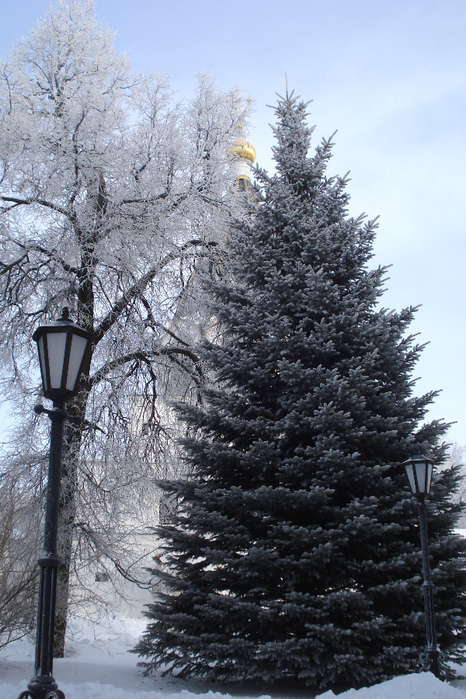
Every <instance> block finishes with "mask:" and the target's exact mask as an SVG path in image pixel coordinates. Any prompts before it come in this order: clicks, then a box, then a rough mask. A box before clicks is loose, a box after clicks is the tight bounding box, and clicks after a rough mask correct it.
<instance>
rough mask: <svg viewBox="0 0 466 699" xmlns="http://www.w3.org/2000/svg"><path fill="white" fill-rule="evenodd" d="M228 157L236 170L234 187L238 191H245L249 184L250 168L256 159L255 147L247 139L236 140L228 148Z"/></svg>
mask: <svg viewBox="0 0 466 699" xmlns="http://www.w3.org/2000/svg"><path fill="white" fill-rule="evenodd" d="M229 155H230V157H232V158H233V166H234V169H235V171H236V187H237V190H238V191H239V192H247V191H248V189H249V185H250V184H251V168H252V165H253V163H254V161H255V160H256V149H255V148H254V146H253V145H251V144H250V143H248V141H237V142H236V143H235V145H234V146H232V147H231V148H230V151H229Z"/></svg>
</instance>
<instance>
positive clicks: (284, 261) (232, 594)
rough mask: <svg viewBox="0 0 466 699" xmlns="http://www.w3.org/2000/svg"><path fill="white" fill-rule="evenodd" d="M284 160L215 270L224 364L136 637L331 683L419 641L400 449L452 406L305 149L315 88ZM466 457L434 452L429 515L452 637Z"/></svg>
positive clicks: (381, 667) (392, 658)
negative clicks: (420, 391)
mask: <svg viewBox="0 0 466 699" xmlns="http://www.w3.org/2000/svg"><path fill="white" fill-rule="evenodd" d="M276 114H277V119H278V123H277V126H276V128H275V130H274V131H275V136H276V146H275V148H274V158H275V161H276V166H277V170H276V173H275V174H274V175H273V176H270V177H269V176H268V175H267V174H266V173H264V172H262V171H258V172H257V173H256V178H257V181H258V190H257V197H258V203H257V206H255V207H253V208H252V211H251V219H250V220H245V221H243V222H239V223H238V225H236V226H235V227H233V228H232V230H231V232H230V235H229V238H228V240H229V242H228V245H227V252H228V253H229V257H228V258H227V260H226V262H225V264H224V267H223V269H224V275H223V277H222V278H219V279H217V280H212V282H211V291H212V295H211V303H212V314H214V315H215V316H216V318H217V320H218V324H219V326H220V328H221V329H222V330H223V342H222V343H219V344H216V343H207V342H206V343H205V344H204V347H203V351H202V357H203V360H204V362H205V366H206V368H207V367H208V368H209V369H210V370H211V371H212V375H213V378H214V380H215V383H214V384H213V385H212V386H211V387H210V388H209V389H208V390H207V389H206V390H205V391H204V398H205V400H204V403H203V405H197V406H196V405H185V406H184V407H183V406H180V410H181V412H182V415H184V418H185V420H186V421H187V424H188V426H189V428H190V432H189V435H190V438H189V439H188V438H187V439H186V440H185V447H186V456H187V461H188V464H189V466H190V469H191V471H190V473H191V474H192V475H191V477H190V478H189V480H187V479H184V480H179V481H177V482H176V481H173V482H171V483H170V482H168V483H166V488H167V491H168V492H170V493H172V495H173V496H174V497H176V498H177V499H178V501H179V503H180V506H179V510H178V512H177V513H175V515H174V518H173V519H172V522H171V523H167V525H165V526H162V527H160V533H161V535H163V536H164V537H165V563H166V569H165V573H163V574H162V577H161V580H162V582H163V583H164V585H165V592H164V594H161V595H160V596H159V597H158V598H157V599H156V600H155V602H154V603H153V605H151V606H150V608H149V609H150V611H149V614H148V616H149V618H150V622H149V624H148V627H147V631H146V633H145V634H144V636H143V638H142V639H141V641H140V643H139V645H138V647H137V648H136V652H139V653H140V654H141V655H142V656H144V658H145V662H144V663H142V665H143V666H145V668H146V670H147V671H150V670H152V669H153V668H156V667H160V665H162V666H164V668H165V671H166V672H172V673H175V674H176V673H178V674H179V675H180V676H181V677H186V676H190V675H191V676H206V677H211V678H216V679H225V678H226V679H229V678H230V679H233V680H236V679H245V678H247V679H260V680H261V681H269V682H272V681H275V680H279V679H284V678H285V679H286V678H293V679H296V680H301V681H302V682H304V683H306V684H308V685H313V686H315V685H318V686H320V687H325V686H328V685H332V684H337V683H341V682H343V683H350V684H351V685H353V686H358V685H364V684H367V683H369V684H373V683H374V682H377V681H380V680H382V679H386V678H388V677H391V676H393V675H396V674H403V673H406V672H412V671H413V670H414V669H415V667H416V664H417V661H418V658H419V653H420V651H422V650H423V648H424V645H425V627H424V618H423V598H422V591H421V584H420V583H421V571H422V563H421V553H420V540H419V528H418V512H417V508H416V505H415V503H414V502H413V498H412V496H411V493H410V490H409V486H408V481H407V478H406V475H405V470H404V467H403V463H402V462H403V461H405V460H406V459H407V458H408V457H409V456H411V455H413V454H416V453H424V454H428V455H429V456H431V457H432V458H433V459H434V460H435V462H436V463H437V464H441V463H442V461H443V459H444V458H445V452H446V447H445V445H444V444H442V436H443V435H444V433H445V430H446V429H447V427H448V426H447V425H445V423H442V422H437V421H434V422H429V421H428V420H427V419H426V418H427V411H428V407H429V404H430V403H431V402H432V400H433V398H434V396H435V394H434V393H429V394H427V395H424V396H419V397H416V396H415V394H414V393H413V381H412V378H411V376H412V372H413V369H414V367H415V366H416V362H417V359H418V357H419V353H420V351H421V350H422V347H421V346H419V345H417V344H416V342H415V339H414V338H413V337H412V336H410V335H409V333H408V329H409V325H410V322H411V320H412V317H413V312H414V310H415V309H413V308H407V309H405V310H402V311H401V312H399V313H397V312H389V311H387V310H386V309H384V308H383V307H381V305H380V304H379V302H380V297H381V295H382V293H383V285H384V277H385V270H384V269H383V268H376V269H371V268H370V266H369V263H370V258H371V256H372V246H373V240H374V236H375V224H374V222H372V223H371V222H365V221H364V218H363V217H360V218H357V219H354V218H352V217H350V216H349V215H348V212H347V207H348V194H347V193H346V189H345V187H346V180H345V179H344V178H343V179H341V178H338V177H335V178H328V177H327V176H326V168H327V165H328V161H329V158H330V155H331V144H330V143H329V142H327V141H324V142H323V143H322V144H321V145H319V146H318V147H317V149H316V151H315V153H312V154H310V155H309V154H308V150H309V147H310V139H311V133H312V130H311V129H310V128H309V127H308V125H307V120H306V104H304V103H303V102H301V101H299V100H298V99H296V98H294V97H293V96H292V95H287V96H286V97H285V98H283V99H280V100H279V102H278V106H277V110H276ZM456 481H457V471H455V469H448V468H446V469H444V470H438V471H437V474H436V478H435V483H434V485H433V488H432V495H431V497H430V498H429V505H428V522H429V529H430V536H431V545H430V552H431V556H432V563H433V566H432V567H433V579H434V583H435V585H436V596H435V603H436V610H437V625H438V636H439V643H440V647H441V649H442V650H443V651H444V652H445V653H446V654H447V655H448V656H450V657H451V658H461V657H462V650H461V647H462V646H463V644H464V642H465V638H466V634H465V628H464V627H465V618H466V596H465V592H466V570H465V566H464V557H465V553H466V540H465V539H463V538H462V537H460V536H458V535H457V534H455V533H454V527H455V523H456V521H457V518H458V514H459V512H460V511H461V506H460V505H459V504H457V503H456V504H455V503H454V502H452V499H451V495H452V493H453V492H454V490H455V485H457V483H456Z"/></svg>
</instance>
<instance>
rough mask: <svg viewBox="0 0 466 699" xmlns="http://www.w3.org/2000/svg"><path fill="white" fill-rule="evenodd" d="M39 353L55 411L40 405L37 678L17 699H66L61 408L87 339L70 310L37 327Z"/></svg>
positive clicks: (71, 391) (74, 386) (73, 388)
mask: <svg viewBox="0 0 466 699" xmlns="http://www.w3.org/2000/svg"><path fill="white" fill-rule="evenodd" d="M33 339H34V340H35V341H36V342H37V345H38V350H39V360H40V369H41V375H42V384H43V391H44V396H45V397H46V398H50V399H51V400H52V401H53V409H52V410H48V409H46V408H44V407H43V406H42V405H38V406H36V407H35V411H36V412H37V413H47V415H48V416H49V418H50V420H51V422H52V428H51V435H50V454H49V471H48V482H47V500H46V506H45V524H44V548H43V552H42V554H41V557H40V558H39V561H38V563H39V567H40V577H39V595H38V602H37V626H36V653H35V666H34V669H35V674H34V677H33V678H32V680H31V681H30V682H29V684H28V688H27V689H26V690H25V691H24V692H21V694H20V695H19V699H65V695H64V694H63V692H62V691H61V690H60V689H58V686H57V683H56V682H55V680H54V678H53V641H54V628H55V600H56V593H57V570H58V566H59V564H60V559H59V558H58V556H57V533H58V507H59V501H60V479H61V454H62V444H63V423H64V421H65V420H72V421H74V422H79V420H78V419H77V418H73V417H71V416H70V415H68V413H67V412H66V411H65V403H66V401H68V400H69V399H70V398H73V396H75V395H76V394H77V392H78V385H79V380H80V377H81V372H82V367H83V365H84V363H85V360H86V357H87V356H88V352H89V348H90V343H91V336H90V334H89V333H88V332H86V331H85V330H84V329H83V328H81V327H79V326H78V325H75V324H74V323H72V322H71V321H70V319H69V316H68V309H67V308H64V309H63V314H62V317H61V318H59V319H58V320H57V322H56V323H55V324H51V325H43V326H41V327H39V328H38V329H37V330H36V332H35V333H34V335H33Z"/></svg>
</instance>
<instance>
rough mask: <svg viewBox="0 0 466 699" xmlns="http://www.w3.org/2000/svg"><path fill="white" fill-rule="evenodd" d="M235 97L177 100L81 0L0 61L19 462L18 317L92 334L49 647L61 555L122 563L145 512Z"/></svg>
mask: <svg viewBox="0 0 466 699" xmlns="http://www.w3.org/2000/svg"><path fill="white" fill-rule="evenodd" d="M246 111H247V103H246V102H245V101H244V100H243V99H242V97H241V94H240V93H239V92H238V91H232V92H228V93H225V92H222V91H221V90H219V89H217V88H216V87H215V85H214V83H213V81H212V80H211V78H210V77H208V76H201V77H199V82H198V87H197V92H196V94H195V97H194V98H193V99H192V100H191V101H186V102H177V101H176V100H175V98H174V95H173V93H172V92H171V90H170V88H169V86H168V83H167V79H166V78H165V77H164V76H157V75H151V76H150V77H144V76H142V75H137V74H135V73H134V72H133V70H132V68H131V65H130V63H129V61H128V60H127V59H126V58H125V56H123V55H119V54H118V53H117V52H116V50H115V48H114V44H113V36H112V34H111V33H110V32H109V31H108V30H107V29H105V28H104V27H103V26H102V25H101V24H99V23H98V22H97V21H96V19H95V16H94V9H93V5H92V3H90V2H78V1H76V0H72V1H71V2H64V1H60V2H58V3H57V5H56V7H55V8H53V7H51V8H50V9H49V11H48V13H47V15H46V17H45V19H43V20H42V21H41V22H39V24H38V25H37V27H36V28H35V29H34V30H33V31H32V32H31V34H30V36H29V37H28V38H26V39H22V40H21V41H19V42H18V44H17V45H16V46H15V47H14V48H13V50H12V52H11V54H10V55H9V56H8V57H7V59H6V60H5V61H3V62H2V63H1V66H0V251H1V252H0V336H1V338H0V353H1V354H0V356H1V360H2V395H3V396H4V397H5V398H7V399H10V401H11V403H10V405H19V403H21V411H20V412H19V411H18V414H17V420H16V422H17V426H18V429H17V430H16V434H15V442H16V444H20V443H21V442H20V441H18V440H21V439H23V442H22V444H23V454H24V459H25V460H26V461H27V459H28V454H27V449H28V447H27V445H30V446H31V445H33V448H34V449H38V448H39V446H40V440H42V444H43V446H44V448H45V446H46V444H47V433H48V428H49V427H48V425H46V424H45V422H46V421H45V420H44V419H43V418H41V419H39V420H37V419H36V418H32V417H31V418H28V416H27V415H28V413H27V411H28V409H29V408H28V406H30V405H31V404H32V401H33V400H36V396H37V393H38V385H39V379H38V371H37V360H36V357H35V352H36V350H35V347H33V346H32V345H33V344H34V343H32V341H31V337H32V334H33V331H34V329H35V328H36V327H37V325H39V324H40V323H42V322H44V321H50V320H51V319H54V318H56V317H58V316H59V315H60V313H61V309H62V307H63V306H68V307H69V308H70V314H71V316H72V318H73V319H74V320H75V321H76V322H78V323H79V324H80V325H82V326H83V327H85V328H86V329H88V330H89V331H90V332H91V333H92V337H93V349H92V357H91V360H90V365H89V366H88V367H86V371H85V376H84V378H83V380H82V384H81V387H80V393H79V396H78V398H77V399H76V400H75V402H74V404H73V405H71V406H70V410H71V412H73V413H75V414H78V415H80V416H82V417H83V418H84V419H85V422H84V426H83V427H82V428H77V427H75V426H70V425H69V424H68V425H67V428H66V439H65V451H64V460H63V488H62V499H61V505H60V532H61V534H60V542H61V544H60V548H61V551H60V555H61V559H62V564H61V566H60V570H59V600H58V608H57V639H58V640H57V646H58V647H57V649H56V650H57V652H58V653H61V652H62V651H63V638H64V630H65V623H66V609H67V599H68V585H69V575H70V563H71V560H72V559H73V557H74V554H76V553H79V554H80V555H81V558H80V560H81V561H82V560H83V558H82V557H84V558H85V557H86V556H89V557H90V558H91V559H98V558H99V557H101V556H102V555H104V556H106V557H107V560H108V561H111V562H112V563H113V564H114V565H115V566H116V567H117V568H118V569H119V570H120V571H122V572H125V571H126V572H128V559H126V560H124V559H125V556H124V555H123V554H124V551H125V549H126V548H127V543H128V540H127V538H125V537H126V534H127V533H128V531H130V530H131V529H132V528H133V527H134V525H135V523H138V522H139V523H140V513H141V512H142V511H146V512H147V511H148V507H147V503H148V502H149V503H150V507H151V509H152V510H153V509H154V507H155V503H154V490H153V487H151V486H150V483H152V482H153V474H154V469H155V470H156V471H157V472H158V473H160V472H161V471H163V469H165V470H166V468H167V459H168V458H169V454H170V450H171V434H170V424H168V425H167V424H166V423H165V421H164V413H163V410H161V407H160V406H161V402H160V400H159V399H160V398H162V397H163V395H164V393H165V392H166V390H167V386H169V385H173V386H175V384H176V386H177V389H176V390H181V388H182V389H183V390H185V391H189V390H190V387H191V386H193V385H194V386H195V385H196V382H199V377H200V373H199V372H200V370H199V368H198V364H197V358H196V356H195V355H194V353H193V351H192V348H191V347H190V345H189V341H188V340H187V338H186V337H183V338H181V337H179V336H178V335H177V333H176V328H177V326H176V325H175V326H171V322H172V319H173V317H174V314H175V313H176V309H177V308H179V307H180V302H181V300H182V299H183V296H185V295H186V294H187V293H189V289H190V283H189V280H190V278H191V277H192V274H193V271H194V270H195V268H196V265H197V264H198V263H199V261H200V260H205V259H206V258H209V259H210V258H211V257H212V256H213V255H215V250H216V245H217V242H218V241H219V240H220V239H221V238H222V235H223V231H224V228H225V221H226V220H227V218H228V216H229V215H230V211H231V205H232V201H233V197H232V187H231V186H230V185H231V181H232V179H233V178H232V173H231V171H230V170H231V164H230V163H228V159H227V158H226V152H227V149H228V147H229V146H230V145H231V143H232V142H233V141H234V140H235V138H237V137H238V129H239V128H240V125H241V124H245V122H246V121H247V115H246ZM180 376H183V377H184V378H183V380H182V381H180V380H179V377H180ZM44 435H45V437H44ZM31 448H32V446H31ZM6 462H7V461H6ZM139 526H140V524H139ZM125 542H126V543H125ZM73 546H74V549H73ZM73 551H74V554H73ZM84 551H86V553H84ZM120 554H121V555H120Z"/></svg>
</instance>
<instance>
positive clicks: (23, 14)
mask: <svg viewBox="0 0 466 699" xmlns="http://www.w3.org/2000/svg"><path fill="white" fill-rule="evenodd" d="M0 6H1V7H2V10H3V11H2V21H1V23H0V55H3V56H4V55H5V54H6V53H7V52H8V49H9V47H10V45H11V44H12V43H13V42H14V41H15V40H16V39H17V38H18V37H20V36H21V35H25V34H27V33H28V31H29V29H30V28H31V27H32V26H33V25H34V24H35V21H36V19H38V18H39V17H42V16H43V15H44V13H45V11H46V9H47V6H48V2H47V1H46V0H12V1H11V0H10V1H9V2H8V3H7V2H6V1H5V0H2V3H1V5H0ZM95 6H96V13H97V17H98V19H100V20H102V21H104V22H105V23H106V24H108V25H109V26H110V28H111V29H112V30H114V31H116V32H117V40H116V42H117V48H118V49H119V50H121V51H124V52H128V54H129V56H130V58H132V60H133V62H134V65H135V67H136V69H138V70H141V71H144V72H150V71H155V72H166V73H168V74H170V75H171V82H172V87H173V88H174V89H175V90H177V91H179V94H180V97H183V96H185V95H189V94H191V91H192V89H193V87H194V77H193V76H194V74H195V73H197V72H202V71H211V72H212V73H213V74H214V75H215V76H216V78H217V80H218V82H219V84H220V86H221V87H223V88H230V87H235V86H240V87H241V88H243V89H244V90H245V92H246V94H247V95H250V96H251V97H252V98H253V99H254V100H255V113H254V114H253V128H252V130H251V134H250V139H251V141H252V142H253V143H254V145H255V147H256V150H257V154H258V162H259V164H260V165H262V166H264V167H266V169H269V170H270V169H271V168H272V167H273V165H272V161H271V159H270V146H271V144H272V135H271V131H270V128H269V127H268V124H269V123H270V122H273V120H274V116H273V112H272V110H271V109H268V108H267V107H266V105H267V104H274V102H275V93H276V92H279V93H283V92H284V89H285V73H286V74H287V76H288V83H289V86H290V88H292V89H295V91H296V92H297V93H298V94H300V95H301V96H302V97H303V98H304V99H306V100H313V102H312V104H311V105H310V111H311V117H310V121H311V123H312V124H316V125H317V128H316V131H315V143H317V141H318V140H320V138H321V137H322V136H329V135H330V134H332V133H333V132H334V131H335V130H336V129H338V133H337V135H336V137H335V149H334V153H335V155H334V158H333V160H332V161H331V163H330V166H329V173H330V174H344V173H345V172H347V171H348V170H350V171H351V178H352V181H351V182H350V184H349V188H348V191H349V192H350V194H351V196H352V204H351V213H352V214H359V213H361V212H363V211H364V212H366V213H367V214H368V215H369V217H370V218H374V217H375V216H377V215H380V231H379V235H378V239H377V243H376V248H375V252H376V262H377V263H381V264H387V265H388V264H392V265H393V266H392V268H391V269H390V272H389V276H390V280H389V281H388V283H387V287H388V290H387V293H386V294H385V297H384V305H385V306H388V307H390V308H396V309H397V310H398V309H400V308H401V307H402V306H406V305H410V304H413V305H417V304H423V305H422V308H421V309H420V311H419V313H418V317H417V320H416V322H415V324H414V325H413V331H414V332H419V333H421V335H420V340H421V341H422V342H430V344H429V345H428V347H427V348H426V349H425V351H424V354H423V357H422V359H421V362H420V363H419V365H418V369H417V371H416V372H415V376H420V377H422V378H421V379H420V380H419V382H418V384H417V388H416V393H423V392H426V391H429V390H436V389H443V391H442V393H441V395H440V396H439V397H438V398H437V400H436V402H435V405H434V406H433V408H432V409H431V412H430V416H431V417H433V418H439V419H440V418H444V419H445V420H446V421H454V420H456V421H457V424H456V425H454V426H453V427H452V429H451V431H450V437H451V439H452V440H454V441H457V442H459V443H460V444H466V404H465V400H464V394H465V392H466V366H465V358H464V357H465V351H464V348H465V346H466V328H465V305H466V302H465V287H466V283H465V273H464V266H465V259H466V205H465V194H464V189H465V185H466V109H465V107H466V0H441V1H440V0H439V1H437V0H435V1H429V0H422V1H421V0H251V1H250V2H247V1H246V0H236V2H234V1H232V0H216V1H214V0H170V1H167V0H164V1H162V0H120V1H118V0H96V2H95Z"/></svg>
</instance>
